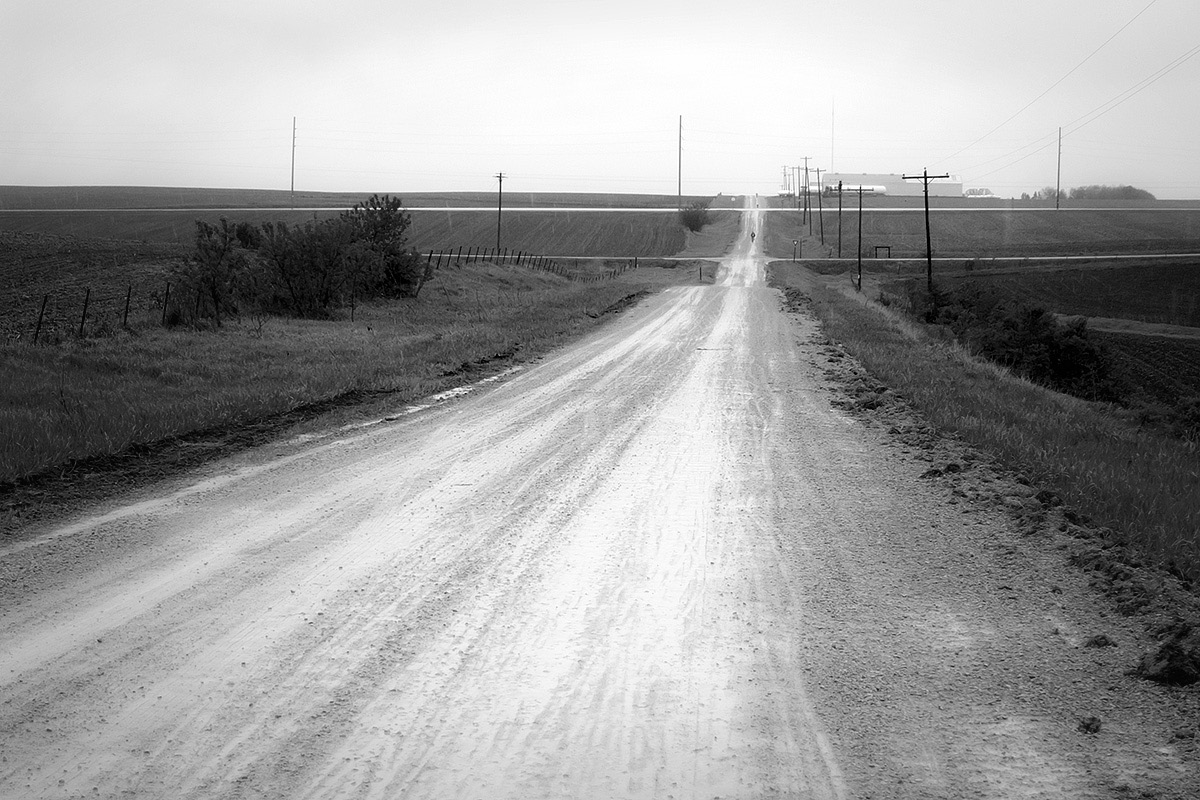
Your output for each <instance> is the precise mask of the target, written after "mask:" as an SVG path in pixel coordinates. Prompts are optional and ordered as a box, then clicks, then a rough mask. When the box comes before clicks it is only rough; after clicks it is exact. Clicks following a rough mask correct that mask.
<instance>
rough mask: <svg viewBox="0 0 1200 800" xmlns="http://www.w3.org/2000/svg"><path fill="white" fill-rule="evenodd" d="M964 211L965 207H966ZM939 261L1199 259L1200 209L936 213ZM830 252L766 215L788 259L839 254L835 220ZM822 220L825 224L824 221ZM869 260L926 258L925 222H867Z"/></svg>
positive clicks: (853, 224) (886, 216) (792, 221)
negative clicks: (887, 255) (878, 254)
mask: <svg viewBox="0 0 1200 800" xmlns="http://www.w3.org/2000/svg"><path fill="white" fill-rule="evenodd" d="M960 205H961V203H960ZM930 217H931V219H930V227H931V235H932V241H933V254H934V256H940V257H962V258H987V257H1002V256H1010V257H1012V256H1015V257H1024V256H1057V255H1103V254H1116V253H1197V252H1200V209H1179V208H1172V207H1155V208H1144V209H1143V208H1140V209H1135V210H1128V209H1109V210H1075V211H1060V212H1055V211H1053V210H1029V209H1024V210H1010V209H1005V208H995V209H988V210H976V211H960V210H952V209H935V210H934V211H933V212H932V213H931V215H930ZM824 218H825V220H824V222H825V242H826V246H825V247H824V248H822V247H820V246H819V245H818V243H817V242H816V241H814V240H815V239H816V238H817V236H816V234H817V231H818V229H819V226H818V225H817V224H814V226H813V231H814V235H813V236H811V237H810V236H808V226H807V225H805V226H803V228H802V227H801V225H800V215H799V214H798V213H797V214H768V215H767V216H766V220H767V228H768V231H767V234H768V238H767V239H766V244H767V248H768V253H769V254H770V255H772V256H774V257H776V258H790V257H791V255H792V240H793V239H797V238H799V239H802V240H803V241H804V245H803V247H804V253H805V254H807V255H809V256H810V257H812V256H816V255H817V254H818V253H821V254H822V257H824V255H825V254H827V253H828V252H829V251H830V250H831V249H835V248H836V243H837V235H838V222H837V212H836V208H835V210H833V211H831V210H830V209H829V208H828V207H826V208H825V213H824ZM818 220H819V218H818ZM841 231H842V254H843V256H845V257H848V258H854V255H855V252H856V249H855V248H856V247H857V246H858V213H857V207H855V208H853V209H851V208H849V207H846V208H845V209H844V210H843V214H842V226H841ZM862 239H863V242H862V245H863V255H864V257H867V256H870V255H871V254H873V252H874V248H875V247H876V246H884V245H887V246H890V247H891V248H892V250H891V254H892V256H893V257H894V258H917V257H921V256H924V255H925V217H924V214H922V213H920V211H919V210H916V209H914V211H912V212H882V211H881V212H872V211H871V210H870V209H867V210H866V211H865V213H864V215H863V236H862Z"/></svg>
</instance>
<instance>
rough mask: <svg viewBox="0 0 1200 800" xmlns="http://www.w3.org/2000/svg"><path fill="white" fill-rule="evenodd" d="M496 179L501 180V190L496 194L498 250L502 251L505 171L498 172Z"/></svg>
mask: <svg viewBox="0 0 1200 800" xmlns="http://www.w3.org/2000/svg"><path fill="white" fill-rule="evenodd" d="M496 179H497V180H499V181H500V192H499V194H497V195H496V252H497V253H499V252H500V215H501V214H503V213H504V173H503V172H497V173H496Z"/></svg>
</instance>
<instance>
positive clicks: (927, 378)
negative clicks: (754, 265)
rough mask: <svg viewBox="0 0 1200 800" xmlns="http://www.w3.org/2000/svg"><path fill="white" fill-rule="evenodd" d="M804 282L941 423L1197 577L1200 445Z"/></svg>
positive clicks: (872, 359)
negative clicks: (1122, 416)
mask: <svg viewBox="0 0 1200 800" xmlns="http://www.w3.org/2000/svg"><path fill="white" fill-rule="evenodd" d="M788 272H789V270H787V269H784V268H779V267H776V268H775V269H773V270H772V278H773V280H774V281H775V283H776V285H793V286H796V285H801V286H803V287H804V290H805V291H806V292H809V293H810V294H811V297H812V298H813V300H814V310H815V312H816V313H817V315H818V317H819V318H820V319H821V322H822V324H823V326H824V329H825V331H826V333H827V334H828V335H829V336H830V337H831V338H833V339H835V340H837V341H838V342H840V343H842V344H843V345H844V346H845V347H846V349H847V350H848V351H849V352H850V353H851V354H853V355H854V356H855V358H857V359H858V360H859V361H860V362H861V363H862V365H863V366H864V367H865V368H866V369H867V370H868V371H869V372H871V373H872V374H873V375H874V376H875V377H877V378H878V379H879V380H881V381H883V382H884V383H886V384H888V385H889V386H891V387H892V388H894V389H895V390H896V391H898V392H900V393H901V394H902V395H904V396H905V397H907V398H908V399H909V400H911V401H912V402H913V404H914V405H915V406H916V407H917V408H918V409H919V410H920V411H921V413H922V414H924V415H925V416H926V418H928V419H929V420H930V422H932V423H933V424H935V425H937V426H938V427H940V428H943V429H945V430H949V431H952V432H954V433H956V434H958V435H959V436H961V437H962V438H963V439H965V440H966V441H968V442H970V443H972V444H973V445H975V446H977V447H979V448H981V449H982V450H984V451H987V452H990V453H993V454H994V455H996V456H998V457H999V458H1000V459H1001V460H1002V461H1004V462H1005V463H1007V464H1008V465H1010V466H1011V467H1013V468H1014V469H1017V470H1019V471H1021V472H1023V473H1025V474H1026V475H1028V476H1029V477H1030V478H1031V479H1032V480H1033V481H1034V482H1035V483H1037V484H1039V485H1041V486H1043V487H1045V488H1048V489H1051V490H1053V491H1054V492H1056V493H1057V494H1059V495H1060V496H1061V497H1062V498H1063V499H1064V500H1065V501H1066V502H1067V504H1068V505H1070V506H1072V507H1074V508H1075V509H1076V510H1078V511H1079V512H1080V513H1083V514H1086V515H1087V516H1089V517H1090V518H1092V519H1093V520H1094V521H1095V522H1097V523H1099V524H1101V525H1105V526H1108V527H1111V528H1112V529H1114V530H1115V531H1116V533H1115V534H1114V536H1115V537H1116V538H1118V539H1120V540H1121V541H1124V542H1126V543H1129V544H1133V545H1135V546H1137V547H1138V548H1139V549H1141V550H1142V551H1143V552H1145V553H1146V554H1148V555H1149V556H1150V557H1152V558H1154V559H1155V560H1158V561H1161V562H1162V563H1164V564H1166V565H1168V566H1169V567H1171V568H1172V569H1174V570H1175V571H1176V572H1177V573H1179V574H1181V575H1184V576H1187V577H1188V578H1190V579H1193V580H1194V579H1197V578H1200V447H1198V446H1197V445H1196V444H1195V443H1193V444H1188V443H1186V442H1182V441H1179V440H1175V439H1170V438H1167V437H1164V436H1161V435H1158V434H1155V433H1151V432H1147V431H1143V430H1140V429H1139V428H1138V427H1136V426H1133V425H1131V424H1129V423H1127V422H1124V421H1122V420H1121V419H1120V418H1119V417H1118V416H1117V415H1115V414H1113V413H1111V410H1110V409H1107V408H1106V407H1104V406H1101V405H1096V404H1091V403H1088V402H1085V401H1082V400H1076V399H1074V398H1070V397H1067V396H1065V395H1060V394H1057V393H1055V392H1051V391H1049V390H1047V389H1043V388H1041V387H1039V386H1035V385H1033V384H1031V383H1029V382H1028V381H1024V380H1021V379H1019V378H1016V377H1014V376H1012V375H1011V374H1009V373H1008V372H1006V371H1005V370H1003V369H1001V368H999V367H996V366H994V365H991V364H987V363H983V362H980V361H978V360H976V359H975V358H973V357H971V356H970V355H969V354H967V353H966V352H965V351H963V350H962V349H961V348H960V347H958V346H957V345H954V344H952V343H947V342H945V341H940V340H937V339H935V338H932V337H930V336H929V335H927V334H926V333H925V332H924V330H923V329H921V328H919V327H918V326H915V325H913V324H911V323H909V322H907V321H906V320H905V319H903V318H901V317H900V316H898V315H897V314H896V313H894V312H892V311H891V310H889V309H886V308H883V307H881V306H879V305H878V304H875V303H873V302H871V301H870V300H868V299H866V298H865V297H864V296H862V295H855V294H854V292H853V291H852V290H849V289H848V288H847V287H845V286H841V287H840V288H834V287H832V286H830V285H828V284H826V283H825V282H824V281H822V280H820V279H817V278H815V277H813V276H811V275H809V276H804V275H801V274H800V273H799V271H794V272H792V274H791V275H788V274H787V273H788Z"/></svg>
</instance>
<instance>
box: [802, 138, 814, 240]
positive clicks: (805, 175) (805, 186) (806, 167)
mask: <svg viewBox="0 0 1200 800" xmlns="http://www.w3.org/2000/svg"><path fill="white" fill-rule="evenodd" d="M810 158H812V156H805V157H804V214H803V216H801V217H800V222H801V223H803V222H804V221H805V220H808V235H809V236H812V219H811V218H810V215H809V213H808V210H809V209H808V160H809V159H810Z"/></svg>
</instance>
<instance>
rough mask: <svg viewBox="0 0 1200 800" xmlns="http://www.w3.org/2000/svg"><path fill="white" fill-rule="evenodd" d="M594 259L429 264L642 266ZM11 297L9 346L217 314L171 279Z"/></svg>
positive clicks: (532, 257)
mask: <svg viewBox="0 0 1200 800" xmlns="http://www.w3.org/2000/svg"><path fill="white" fill-rule="evenodd" d="M594 260H595V259H580V258H574V259H553V258H549V257H547V256H542V255H536V254H533V253H528V252H525V251H509V250H508V249H507V248H505V249H502V250H500V251H499V252H497V251H496V250H495V248H483V247H479V248H476V247H469V248H466V250H465V252H464V248H462V247H459V248H456V249H450V250H430V251H429V253H428V255H427V256H426V263H428V264H431V265H433V267H434V268H435V269H440V268H441V267H443V266H445V267H449V266H452V265H455V264H457V265H464V264H472V263H482V262H490V263H494V264H497V265H511V266H521V267H525V268H527V269H533V270H539V271H542V272H549V273H552V274H555V275H559V276H561V277H563V278H566V279H567V280H571V281H576V282H580V283H595V282H598V281H604V280H612V279H613V278H616V277H617V276H618V275H621V274H622V273H624V272H627V271H628V270H631V269H637V268H638V259H637V258H632V259H622V260H620V262H619V263H618V264H617V266H614V267H609V268H607V269H603V270H599V271H589V270H587V269H586V265H585V267H582V268H581V266H580V263H579V262H580V261H584V262H588V261H594ZM602 263H603V262H602ZM609 263H611V262H609ZM10 299H11V300H14V301H16V302H14V306H16V307H12V308H8V309H5V310H4V313H3V316H2V317H0V335H3V337H4V339H5V341H6V342H7V343H9V344H12V343H16V342H29V343H32V344H47V343H56V342H61V341H63V340H64V339H72V338H75V339H84V338H88V337H97V336H108V335H112V334H113V333H116V332H117V331H119V330H130V329H135V328H139V327H143V328H144V327H148V326H152V325H162V326H166V325H167V324H168V323H170V324H173V325H174V324H181V323H193V324H195V323H197V322H199V321H200V320H202V319H205V318H207V317H210V316H211V313H210V312H211V306H210V304H209V302H208V300H207V298H205V296H204V295H203V293H202V292H200V291H197V290H195V289H192V288H183V287H182V286H181V285H180V284H178V283H172V282H171V281H169V280H166V279H164V280H163V281H162V283H161V284H157V285H149V284H147V283H146V282H142V283H138V284H135V283H126V284H124V285H120V284H117V285H113V284H111V283H110V284H102V285H98V286H92V285H77V284H75V285H70V286H63V287H60V288H58V289H55V290H53V291H50V292H45V293H43V294H41V296H40V297H39V296H38V295H33V294H30V293H28V292H27V291H26V292H22V293H20V294H19V296H17V297H11V298H10Z"/></svg>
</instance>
